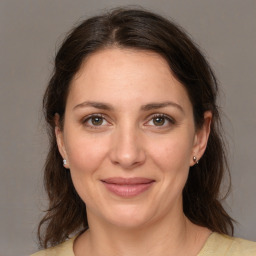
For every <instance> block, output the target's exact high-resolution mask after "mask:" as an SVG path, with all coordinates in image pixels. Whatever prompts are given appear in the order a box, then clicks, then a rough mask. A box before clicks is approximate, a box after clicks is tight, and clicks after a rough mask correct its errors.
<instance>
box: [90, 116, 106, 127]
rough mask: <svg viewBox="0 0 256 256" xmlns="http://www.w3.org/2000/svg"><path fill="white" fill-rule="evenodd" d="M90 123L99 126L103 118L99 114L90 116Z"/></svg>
mask: <svg viewBox="0 0 256 256" xmlns="http://www.w3.org/2000/svg"><path fill="white" fill-rule="evenodd" d="M91 122H92V125H95V126H99V125H102V124H103V118H102V117H100V116H93V117H91Z"/></svg>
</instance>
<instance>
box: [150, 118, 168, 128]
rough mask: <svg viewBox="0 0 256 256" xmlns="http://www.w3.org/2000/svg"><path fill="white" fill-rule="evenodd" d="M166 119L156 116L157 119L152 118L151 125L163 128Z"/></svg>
mask: <svg viewBox="0 0 256 256" xmlns="http://www.w3.org/2000/svg"><path fill="white" fill-rule="evenodd" d="M165 119H166V118H165V117H161V116H158V117H154V118H153V123H154V125H155V126H163V125H164V124H165V121H166V120H165Z"/></svg>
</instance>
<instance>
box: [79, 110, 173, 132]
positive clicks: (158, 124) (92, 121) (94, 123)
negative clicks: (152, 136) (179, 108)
mask: <svg viewBox="0 0 256 256" xmlns="http://www.w3.org/2000/svg"><path fill="white" fill-rule="evenodd" d="M82 123H83V124H84V125H85V126H86V127H88V128H91V129H102V128H106V127H107V126H112V122H111V121H110V120H109V118H108V117H107V116H105V115H104V114H101V113H96V114H91V115H89V116H86V117H85V118H84V119H83V121H82ZM175 123H176V121H175V119H174V118H172V117H171V116H169V115H166V114H162V113H159V114H158V113H157V114H153V115H150V116H149V117H147V118H146V121H145V122H144V123H143V125H144V126H146V127H152V128H157V129H161V128H169V127H171V126H172V125H174V124H175Z"/></svg>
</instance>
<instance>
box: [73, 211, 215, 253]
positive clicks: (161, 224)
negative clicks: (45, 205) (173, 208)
mask: <svg viewBox="0 0 256 256" xmlns="http://www.w3.org/2000/svg"><path fill="white" fill-rule="evenodd" d="M176 216H178V217H176V218H175V217H174V216H171V218H162V219H161V221H154V222H152V223H147V224H145V225H143V226H140V227H136V228H123V227H117V226H114V225H111V224H109V223H104V222H102V221H99V220H95V219H94V218H93V216H90V214H89V216H88V220H89V223H91V225H90V226H91V227H93V228H90V229H89V230H87V231H86V232H85V233H84V234H82V235H81V236H80V237H79V238H78V239H77V241H76V243H75V246H74V250H75V254H76V255H77V256H84V255H93V256H103V255H104V256H105V255H113V256H120V255H122V256H134V255H141V256H144V255H145V256H146V255H147V256H159V255H166V254H167V253H166V252H168V255H170V256H171V255H175V256H178V255H196V254H197V253H198V252H199V250H200V249H201V247H202V245H203V244H204V242H205V241H206V239H207V237H208V236H209V234H210V231H209V230H207V229H205V228H201V227H198V226H196V225H194V224H192V223H191V222H190V221H189V220H188V219H187V218H186V217H185V216H184V214H183V213H181V214H178V215H176ZM170 220H171V221H170Z"/></svg>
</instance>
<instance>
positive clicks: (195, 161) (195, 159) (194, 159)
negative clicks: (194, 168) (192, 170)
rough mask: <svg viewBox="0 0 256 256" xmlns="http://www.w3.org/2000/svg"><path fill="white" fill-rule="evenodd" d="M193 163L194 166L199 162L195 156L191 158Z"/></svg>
mask: <svg viewBox="0 0 256 256" xmlns="http://www.w3.org/2000/svg"><path fill="white" fill-rule="evenodd" d="M193 161H194V163H196V164H198V163H199V161H197V158H196V156H193Z"/></svg>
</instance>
